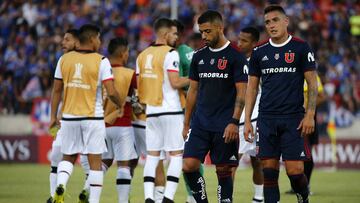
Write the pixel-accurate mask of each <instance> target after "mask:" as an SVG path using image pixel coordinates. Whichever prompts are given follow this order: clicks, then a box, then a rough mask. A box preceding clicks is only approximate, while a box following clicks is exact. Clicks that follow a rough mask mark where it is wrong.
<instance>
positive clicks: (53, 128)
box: [49, 118, 60, 139]
mask: <svg viewBox="0 0 360 203" xmlns="http://www.w3.org/2000/svg"><path fill="white" fill-rule="evenodd" d="M59 129H60V121H59V120H58V119H56V118H51V119H50V124H49V134H50V135H51V136H52V137H53V138H54V139H55V137H56V134H57V131H58V130H59Z"/></svg>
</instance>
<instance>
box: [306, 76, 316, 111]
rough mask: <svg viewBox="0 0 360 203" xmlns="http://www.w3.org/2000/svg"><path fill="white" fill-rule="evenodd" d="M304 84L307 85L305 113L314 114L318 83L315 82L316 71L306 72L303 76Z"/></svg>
mask: <svg viewBox="0 0 360 203" xmlns="http://www.w3.org/2000/svg"><path fill="white" fill-rule="evenodd" d="M304 76H305V80H306V83H307V85H308V94H307V97H308V105H307V108H306V113H309V114H315V109H316V99H317V96H318V83H317V80H316V71H307V72H305V74H304Z"/></svg>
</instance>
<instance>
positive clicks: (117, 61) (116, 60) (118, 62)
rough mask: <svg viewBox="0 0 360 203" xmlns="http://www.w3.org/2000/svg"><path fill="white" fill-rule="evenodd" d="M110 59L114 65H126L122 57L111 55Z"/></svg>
mask: <svg viewBox="0 0 360 203" xmlns="http://www.w3.org/2000/svg"><path fill="white" fill-rule="evenodd" d="M109 61H110V64H111V65H114V64H116V65H121V66H123V65H124V61H123V60H122V59H121V58H120V57H111V56H109Z"/></svg>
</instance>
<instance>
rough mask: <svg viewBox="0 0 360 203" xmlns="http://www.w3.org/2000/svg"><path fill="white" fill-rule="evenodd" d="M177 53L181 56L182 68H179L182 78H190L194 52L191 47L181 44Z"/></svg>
mask: <svg viewBox="0 0 360 203" xmlns="http://www.w3.org/2000/svg"><path fill="white" fill-rule="evenodd" d="M177 51H178V52H179V56H180V66H179V74H180V77H188V76H189V70H190V63H191V59H192V57H193V54H194V50H193V49H192V48H191V47H189V46H187V45H186V44H181V45H180V46H179V47H178V48H177Z"/></svg>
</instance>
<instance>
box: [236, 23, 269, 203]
mask: <svg viewBox="0 0 360 203" xmlns="http://www.w3.org/2000/svg"><path fill="white" fill-rule="evenodd" d="M238 37H239V38H238V46H239V48H240V49H241V50H242V51H243V52H244V53H245V54H246V57H247V60H250V57H251V52H252V50H253V49H254V47H255V46H256V44H257V43H258V41H259V38H260V33H259V31H258V30H257V29H256V28H254V27H246V28H244V29H242V30H241V31H240V33H239V36H238ZM245 71H246V73H248V70H245ZM259 101H260V90H259V91H258V94H257V97H256V102H255V106H254V111H253V113H252V115H251V124H252V125H253V127H256V120H257V117H258V109H259ZM244 120H245V111H244V112H243V113H242V114H241V118H240V127H239V132H240V133H239V138H240V146H239V159H241V157H242V155H243V154H248V155H249V156H250V160H251V166H252V169H253V183H254V185H253V186H254V191H255V193H254V197H253V200H252V202H253V203H256V202H263V199H264V197H263V186H264V185H263V184H264V177H263V174H262V167H261V161H260V159H258V158H256V143H255V142H253V143H250V142H247V141H245V139H244V136H243V134H244ZM255 134H256V131H255ZM234 169H236V168H234Z"/></svg>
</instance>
